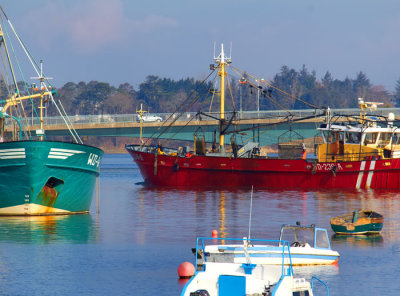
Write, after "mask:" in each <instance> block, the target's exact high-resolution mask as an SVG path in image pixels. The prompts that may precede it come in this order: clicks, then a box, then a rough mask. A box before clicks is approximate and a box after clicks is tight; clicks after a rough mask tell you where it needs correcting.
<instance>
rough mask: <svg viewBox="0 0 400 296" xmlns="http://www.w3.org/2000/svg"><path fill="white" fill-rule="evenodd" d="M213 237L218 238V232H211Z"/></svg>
mask: <svg viewBox="0 0 400 296" xmlns="http://www.w3.org/2000/svg"><path fill="white" fill-rule="evenodd" d="M211 237H218V231H216V230H215V229H214V230H213V231H212V232H211Z"/></svg>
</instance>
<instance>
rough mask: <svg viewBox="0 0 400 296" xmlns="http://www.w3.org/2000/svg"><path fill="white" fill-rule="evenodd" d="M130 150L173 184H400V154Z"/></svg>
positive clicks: (156, 181) (150, 172)
mask: <svg viewBox="0 0 400 296" xmlns="http://www.w3.org/2000/svg"><path fill="white" fill-rule="evenodd" d="M127 150H128V152H129V153H130V155H131V156H132V157H133V160H134V161H135V162H136V164H137V165H138V167H139V169H140V172H141V174H142V176H143V179H144V181H145V183H146V184H148V185H154V186H168V187H182V188H184V187H187V188H190V187H225V188H226V187H231V188H241V187H251V186H254V187H256V188H303V189H312V188H327V189H329V188H349V189H351V188H362V189H364V188H375V189H398V188H400V159H385V160H374V159H368V160H363V161H348V162H316V160H312V161H311V160H304V159H274V158H229V157H214V156H198V155H195V156H192V157H190V158H187V157H177V156H170V155H157V154H154V153H148V152H141V151H136V150H133V149H129V146H127Z"/></svg>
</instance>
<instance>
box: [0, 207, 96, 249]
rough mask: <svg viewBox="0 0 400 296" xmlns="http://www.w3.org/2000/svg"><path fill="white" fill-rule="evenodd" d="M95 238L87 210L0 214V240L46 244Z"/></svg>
mask: <svg viewBox="0 0 400 296" xmlns="http://www.w3.org/2000/svg"><path fill="white" fill-rule="evenodd" d="M95 241H96V230H95V227H94V225H93V220H92V217H91V216H90V215H89V214H83V215H57V216H26V217H19V216H18V217H0V242H18V243H29V244H32V243H38V244H46V243H54V242H62V243H65V242H69V243H89V242H95Z"/></svg>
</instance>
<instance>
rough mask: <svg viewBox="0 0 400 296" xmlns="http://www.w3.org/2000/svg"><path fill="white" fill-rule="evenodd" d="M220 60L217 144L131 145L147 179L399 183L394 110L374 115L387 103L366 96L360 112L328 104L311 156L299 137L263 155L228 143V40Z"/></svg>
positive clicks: (213, 183)
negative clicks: (342, 111)
mask: <svg viewBox="0 0 400 296" xmlns="http://www.w3.org/2000/svg"><path fill="white" fill-rule="evenodd" d="M215 61H216V63H217V66H216V69H217V70H218V75H219V76H220V79H221V83H220V91H219V93H220V98H221V104H220V108H221V112H220V134H219V146H218V147H215V146H214V145H213V146H214V147H213V148H214V149H212V152H208V151H207V150H206V149H205V143H204V140H202V139H195V142H194V145H193V151H185V149H182V148H178V149H167V148H164V149H162V151H161V149H160V148H159V147H157V146H156V145H144V144H142V145H126V149H127V151H128V152H129V153H130V154H131V156H132V157H133V160H134V161H135V162H136V164H137V165H138V167H139V169H140V172H141V174H142V176H143V179H144V181H145V184H148V185H153V186H168V187H180V188H191V187H220V188H240V187H251V186H254V187H255V188H303V189H315V188H349V189H351V188H357V189H359V188H377V189H398V188H400V144H399V139H400V130H399V129H398V128H397V127H396V126H395V125H394V122H395V118H394V115H393V114H392V113H389V115H388V116H387V117H383V116H380V117H377V116H370V115H368V114H367V110H373V109H375V110H376V108H377V106H378V105H379V104H381V103H374V102H364V100H363V99H361V98H360V99H359V105H360V110H361V111H360V115H359V116H357V117H354V116H353V117H351V118H350V117H349V118H346V120H337V118H336V119H334V116H331V114H330V113H331V112H330V110H329V108H328V109H327V110H326V112H325V114H324V117H325V119H324V123H322V124H321V125H320V127H319V128H317V130H319V132H320V136H319V137H318V141H314V143H313V144H314V145H313V148H314V153H313V154H312V155H311V153H308V154H307V150H308V149H306V148H305V146H304V140H301V139H294V140H293V139H291V141H281V142H279V143H278V147H279V149H278V153H276V154H274V155H265V154H263V153H260V151H261V149H262V147H260V146H259V144H258V143H255V142H247V143H246V144H244V145H240V146H239V145H237V144H236V143H235V142H231V143H230V145H226V143H225V140H224V136H225V133H224V130H226V128H224V127H226V120H225V110H224V96H225V78H226V68H227V67H228V66H229V64H230V63H231V60H230V58H227V57H226V56H225V54H224V51H223V46H222V47H221V53H220V55H219V56H218V57H216V58H215ZM256 87H257V86H256ZM308 146H310V145H309V144H308Z"/></svg>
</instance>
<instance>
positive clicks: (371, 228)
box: [331, 223, 383, 234]
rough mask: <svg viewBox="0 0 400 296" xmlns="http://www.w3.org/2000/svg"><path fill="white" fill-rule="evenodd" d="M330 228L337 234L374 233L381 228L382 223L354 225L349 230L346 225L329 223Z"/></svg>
mask: <svg viewBox="0 0 400 296" xmlns="http://www.w3.org/2000/svg"><path fill="white" fill-rule="evenodd" d="M331 227H332V230H333V231H334V232H335V233H337V234H376V233H379V232H380V231H381V230H382V227H383V223H370V224H364V225H358V226H355V227H354V229H352V230H349V229H348V227H346V225H334V224H331Z"/></svg>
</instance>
